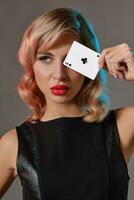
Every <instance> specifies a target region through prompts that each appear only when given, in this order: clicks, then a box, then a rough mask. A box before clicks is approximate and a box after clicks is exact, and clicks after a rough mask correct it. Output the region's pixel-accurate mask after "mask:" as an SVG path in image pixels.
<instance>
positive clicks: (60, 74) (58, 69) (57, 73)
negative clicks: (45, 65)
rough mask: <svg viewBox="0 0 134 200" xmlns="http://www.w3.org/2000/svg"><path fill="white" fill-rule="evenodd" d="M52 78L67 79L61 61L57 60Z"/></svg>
mask: <svg viewBox="0 0 134 200" xmlns="http://www.w3.org/2000/svg"><path fill="white" fill-rule="evenodd" d="M53 78H54V79H57V80H60V81H61V80H66V79H67V73H66V67H65V66H64V65H63V62H62V61H60V62H57V64H56V66H55V70H54V72H53Z"/></svg>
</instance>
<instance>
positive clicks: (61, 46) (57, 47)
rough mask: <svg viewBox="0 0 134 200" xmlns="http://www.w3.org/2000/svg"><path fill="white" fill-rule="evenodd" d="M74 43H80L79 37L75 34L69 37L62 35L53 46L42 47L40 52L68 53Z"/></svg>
mask: <svg viewBox="0 0 134 200" xmlns="http://www.w3.org/2000/svg"><path fill="white" fill-rule="evenodd" d="M73 41H78V42H79V41H80V39H79V37H78V36H77V35H75V34H68V35H62V36H60V37H59V38H58V39H57V40H56V41H55V42H54V43H52V44H51V45H48V47H47V46H46V47H44V46H43V45H42V47H41V48H40V50H39V52H47V51H49V52H52V53H54V52H57V51H62V52H64V51H68V49H69V48H70V47H71V45H72V43H73Z"/></svg>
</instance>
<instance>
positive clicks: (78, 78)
mask: <svg viewBox="0 0 134 200" xmlns="http://www.w3.org/2000/svg"><path fill="white" fill-rule="evenodd" d="M69 74H70V77H71V81H72V83H74V84H75V85H74V86H78V87H80V86H82V85H83V83H84V80H85V76H84V75H82V74H80V73H78V72H76V71H74V70H72V69H70V72H69Z"/></svg>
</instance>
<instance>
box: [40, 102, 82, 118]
mask: <svg viewBox="0 0 134 200" xmlns="http://www.w3.org/2000/svg"><path fill="white" fill-rule="evenodd" d="M84 115H85V113H84V112H82V110H81V108H80V106H79V105H76V104H66V103H64V104H56V105H51V106H50V105H48V104H47V106H46V110H45V114H44V116H43V117H42V118H41V120H42V121H47V120H52V119H55V118H59V117H77V116H84Z"/></svg>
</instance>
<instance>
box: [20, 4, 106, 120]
mask: <svg viewBox="0 0 134 200" xmlns="http://www.w3.org/2000/svg"><path fill="white" fill-rule="evenodd" d="M70 33H71V34H72V33H73V34H76V35H77V36H78V38H79V39H80V41H81V43H83V44H84V45H85V46H87V47H89V48H91V49H93V50H95V51H97V52H100V47H99V42H98V39H97V36H96V34H95V32H94V30H93V28H92V26H91V24H90V23H89V21H87V20H86V19H85V17H84V16H83V15H82V14H81V13H80V12H79V11H77V10H74V9H72V8H56V9H53V10H50V11H48V12H47V13H45V14H42V15H41V16H40V17H38V18H37V19H36V20H35V21H34V22H33V23H32V24H31V26H29V27H28V28H27V30H26V32H25V33H24V36H23V39H22V42H21V45H20V48H19V51H18V58H19V61H20V63H21V65H22V66H23V67H24V72H25V73H24V74H23V76H22V79H21V80H20V81H19V84H18V86H17V90H18V93H19V95H20V97H21V98H22V100H23V101H24V102H25V103H26V104H27V105H28V107H29V108H30V109H31V110H32V114H31V116H28V117H27V119H26V121H29V122H32V121H36V120H40V119H41V117H42V116H43V115H44V113H45V96H44V94H43V93H42V92H41V90H40V89H39V87H38V85H37V83H36V81H35V76H34V71H33V64H34V62H35V60H36V54H37V52H38V50H39V49H40V48H41V47H43V48H44V47H47V48H48V47H50V46H51V45H52V44H53V43H54V42H55V41H56V40H57V39H59V37H60V36H61V35H63V34H70ZM106 82H107V78H106V74H105V71H104V70H103V69H101V70H100V71H99V73H98V74H97V76H96V78H95V79H94V80H93V81H91V80H90V79H88V78H86V77H85V81H84V84H83V86H82V88H81V90H80V91H79V93H78V102H79V105H80V107H81V108H82V109H84V111H85V113H86V115H85V116H84V118H83V120H84V121H87V122H94V121H97V122H99V121H101V120H102V119H104V118H105V116H106V115H107V113H108V111H109V107H110V100H109V96H108V95H107V92H108V88H107V86H106Z"/></svg>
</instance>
